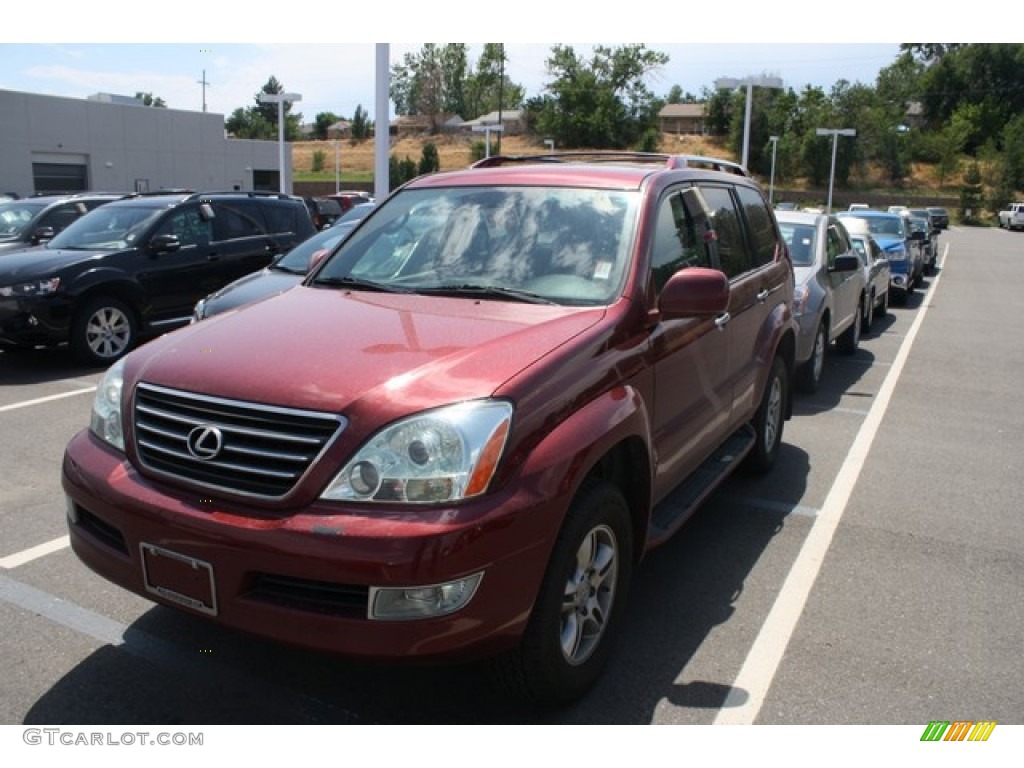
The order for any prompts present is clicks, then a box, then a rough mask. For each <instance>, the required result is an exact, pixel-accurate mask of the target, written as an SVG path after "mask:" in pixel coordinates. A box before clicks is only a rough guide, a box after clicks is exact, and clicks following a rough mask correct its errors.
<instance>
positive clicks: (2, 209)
mask: <svg viewBox="0 0 1024 768" xmlns="http://www.w3.org/2000/svg"><path fill="white" fill-rule="evenodd" d="M45 207H46V206H45V205H44V204H43V203H32V202H29V201H24V200H18V201H17V202H12V203H2V204H0V242H2V241H4V240H18V239H21V236H22V235H23V234H25V231H26V229H27V228H28V225H29V224H31V223H32V219H33V218H35V217H36V215H38V213H39V212H40V211H41V210H43V208H45Z"/></svg>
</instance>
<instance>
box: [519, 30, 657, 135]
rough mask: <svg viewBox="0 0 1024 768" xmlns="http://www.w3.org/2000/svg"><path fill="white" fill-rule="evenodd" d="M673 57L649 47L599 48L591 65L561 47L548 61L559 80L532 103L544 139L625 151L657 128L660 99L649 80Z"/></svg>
mask: <svg viewBox="0 0 1024 768" xmlns="http://www.w3.org/2000/svg"><path fill="white" fill-rule="evenodd" d="M666 63H668V56H667V55H666V54H664V53H660V52H658V51H653V50H649V49H647V48H646V47H645V46H644V45H642V44H638V45H626V46H621V47H619V48H614V49H613V48H609V47H606V46H596V47H595V48H594V50H593V55H592V58H591V59H590V61H589V62H588V61H584V60H583V59H582V58H581V57H580V56H579V55H577V53H576V51H574V50H573V48H572V47H570V46H566V45H556V46H554V47H553V48H552V50H551V56H550V57H549V58H548V60H547V71H548V73H549V74H550V75H552V76H553V77H554V79H553V80H552V81H551V82H550V83H548V84H547V85H546V86H545V91H546V94H545V95H543V96H541V97H539V98H536V99H533V100H532V101H531V102H529V105H528V106H529V108H530V110H531V112H532V113H533V114H534V115H535V118H536V125H537V129H538V131H539V132H540V133H542V134H544V135H547V136H551V137H553V138H554V139H555V140H556V141H557V142H558V143H559V145H561V146H567V147H590V148H595V149H623V148H626V147H629V146H631V145H634V144H636V143H637V142H638V141H640V138H641V137H642V136H643V134H644V132H645V131H646V130H647V129H648V128H651V127H656V126H657V110H656V109H654V108H653V106H654V103H655V98H654V96H653V94H652V93H651V91H650V89H649V88H648V87H647V85H646V82H645V79H646V77H647V76H648V75H649V74H650V73H651V72H653V71H655V70H657V69H658V68H660V67H662V66H664V65H665V64H666Z"/></svg>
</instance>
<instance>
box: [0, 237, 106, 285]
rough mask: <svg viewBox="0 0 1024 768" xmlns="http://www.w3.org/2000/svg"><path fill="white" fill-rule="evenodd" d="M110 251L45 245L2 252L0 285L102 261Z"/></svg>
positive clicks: (42, 276) (47, 275) (0, 257)
mask: <svg viewBox="0 0 1024 768" xmlns="http://www.w3.org/2000/svg"><path fill="white" fill-rule="evenodd" d="M109 253H110V252H109V251H70V250H51V249H50V248H47V247H46V246H45V245H36V246H32V247H30V248H20V249H18V250H14V251H3V252H0V285H14V284H15V283H19V282H24V281H27V280H35V279H37V278H45V277H50V276H51V275H54V274H56V273H57V272H59V271H60V270H61V269H63V268H64V267H67V266H69V265H71V264H78V263H79V262H83V261H89V260H90V259H101V258H103V257H104V256H107V255H108V254H109Z"/></svg>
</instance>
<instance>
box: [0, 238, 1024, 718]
mask: <svg viewBox="0 0 1024 768" xmlns="http://www.w3.org/2000/svg"><path fill="white" fill-rule="evenodd" d="M940 245H941V248H942V261H941V268H940V270H939V271H938V273H937V275H935V276H933V277H931V278H930V280H929V282H928V285H927V286H926V289H927V292H926V293H925V292H920V291H919V292H918V294H917V295H916V296H915V297H914V298H913V299H912V300H911V302H910V303H909V305H908V306H907V307H906V308H903V307H893V308H892V309H891V310H890V312H889V315H888V316H887V317H886V318H885V319H883V320H881V321H876V323H875V325H874V327H873V328H872V330H871V333H870V334H869V335H868V336H867V337H865V338H864V339H863V341H862V343H861V348H860V350H859V351H858V352H857V353H856V354H855V355H853V356H852V357H844V356H840V355H837V354H831V355H829V357H828V358H827V361H826V371H825V375H824V377H823V384H822V388H821V390H820V391H819V392H817V393H816V394H815V395H813V396H798V397H797V399H796V403H795V415H794V418H793V419H792V420H791V421H790V422H788V423H787V424H786V428H785V434H784V441H785V446H784V448H783V453H782V455H781V456H780V461H779V466H778V467H777V469H776V471H774V472H773V473H771V474H769V475H767V476H764V477H756V478H750V477H741V478H738V479H733V480H731V481H729V482H728V483H727V485H726V486H725V487H724V488H723V489H722V490H721V491H719V492H718V493H717V494H716V495H715V496H714V497H713V498H712V500H711V502H710V503H709V504H708V505H707V506H706V507H705V508H704V509H703V510H702V511H701V512H700V513H699V514H698V515H697V516H696V517H695V518H694V519H693V520H692V521H691V522H690V523H689V524H688V525H687V526H686V527H685V528H684V529H683V531H681V533H680V534H679V535H678V536H677V537H676V538H675V539H673V540H672V541H671V542H669V543H668V544H667V545H666V546H664V547H663V548H661V549H659V550H657V551H656V552H654V553H653V554H652V555H651V556H650V557H648V558H647V560H646V561H645V563H644V564H643V565H642V567H641V568H640V570H639V571H638V573H637V574H636V578H635V581H634V584H633V588H632V591H631V594H630V606H629V611H628V619H627V624H626V627H625V632H624V634H623V636H622V637H621V639H620V642H619V645H618V647H617V651H616V654H615V655H614V657H613V660H612V664H611V666H610V667H609V669H608V671H607V674H606V675H605V676H604V678H603V679H602V680H601V681H600V683H599V684H598V686H597V688H596V689H595V690H594V691H593V692H592V693H591V695H589V696H588V697H587V698H585V699H584V700H582V701H581V702H579V703H578V704H576V705H575V706H573V707H572V708H570V709H567V710H563V711H559V712H555V713H542V712H533V711H527V710H523V709H521V708H519V707H517V706H516V705H514V704H512V703H510V702H508V701H505V700H503V699H502V698H500V695H499V694H498V693H497V692H495V691H493V690H491V688H490V687H489V686H488V684H487V681H486V677H485V676H484V675H481V674H479V669H478V668H477V667H476V666H474V665H466V666H463V667H450V666H449V667H424V668H419V667H415V668H413V667H398V666H375V665H367V664H356V663H353V662H350V661H346V660H343V659H334V658H328V657H324V656H319V655H315V654H311V653H308V652H302V651H296V650H292V649H287V648H281V647H278V646H274V645H272V644H269V643H266V642H263V641H260V640H254V639H252V638H248V637H245V636H241V635H238V634H235V633H232V632H228V631H225V630H222V629H220V628H218V627H214V626H212V625H210V624H208V623H206V622H204V621H203V620H202V619H199V618H194V617H192V616H189V615H185V614H184V613H181V612H178V611H173V610H170V609H167V608H163V607H157V606H154V605H153V604H152V603H149V602H148V601H146V600H143V599H141V598H139V597H136V596H134V595H131V594H128V593H125V592H123V591H122V590H120V589H118V588H116V587H114V586H112V585H110V584H108V583H107V582H105V581H103V580H102V579H100V578H99V577H97V576H95V575H93V574H92V573H91V572H90V571H88V570H87V569H86V568H85V567H84V566H83V565H81V564H80V563H79V562H78V560H77V559H76V558H75V556H74V555H73V554H72V553H71V551H70V550H69V549H68V548H67V546H66V540H65V539H64V536H65V523H64V501H63V495H62V492H61V489H60V479H59V466H60V458H61V454H62V451H63V447H64V445H65V443H66V442H67V440H68V439H69V438H70V437H71V436H72V435H73V434H75V433H76V432H77V431H79V430H80V429H81V428H83V426H84V425H85V424H86V423H87V421H88V414H89V405H90V400H91V391H92V389H93V387H95V384H96V383H97V382H98V380H99V378H100V372H99V371H96V370H90V369H83V368H79V367H76V366H75V364H74V363H73V362H72V361H71V358H70V356H68V355H67V354H65V353H62V352H59V351H54V352H40V353H36V354H30V355H25V354H19V355H16V356H10V355H7V354H4V353H2V352H0V434H2V435H3V442H2V447H0V457H2V461H3V464H2V466H3V469H4V472H3V473H2V475H0V478H2V479H0V531H2V534H3V535H2V537H0V622H2V623H3V626H4V627H6V628H7V629H6V631H5V632H4V633H3V634H2V635H0V652H2V654H3V656H2V658H3V661H2V662H0V664H2V671H3V674H2V676H0V723H6V724H16V723H26V724H39V723H122V724H201V723H264V722H265V723H324V722H340V723H534V722H544V723H637V724H642V723H679V724H707V723H712V722H757V723H779V724H784V723H792V724H800V723H884V724H916V723H921V724H922V726H923V725H924V724H926V723H928V722H929V721H930V720H935V719H950V720H953V719H976V720H977V719H989V720H996V721H998V722H1007V723H1010V722H1020V721H1021V714H1022V713H1024V684H1022V683H1024V679H1022V678H1024V670H1022V669H1021V666H1020V664H1019V648H1020V641H1019V638H1020V634H1021V629H1022V628H1024V617H1022V608H1021V605H1020V601H1019V596H1020V594H1022V590H1024V519H1022V517H1021V515H1020V513H1019V511H1020V510H1021V509H1022V508H1024V491H1022V490H1021V489H1020V486H1019V483H1018V481H1017V479H1016V478H1017V477H1018V476H1019V474H1020V469H1021V465H1022V463H1024V445H1022V442H1024V438H1022V434H1024V408H1021V406H1020V401H1019V391H1020V381H1021V380H1022V377H1024V355H1022V354H1021V344H1020V341H1019V340H1020V338H1022V334H1024V318H1022V316H1021V312H1020V309H1019V307H1020V306H1021V304H1020V300H1019V292H1020V287H1019V286H1021V285H1024V235H1020V234H1019V233H1010V232H1004V231H994V230H967V229H954V230H950V231H947V232H946V233H945V234H944V235H943V236H942V238H941V240H940ZM851 449H852V450H851Z"/></svg>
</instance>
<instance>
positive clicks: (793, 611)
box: [715, 244, 948, 725]
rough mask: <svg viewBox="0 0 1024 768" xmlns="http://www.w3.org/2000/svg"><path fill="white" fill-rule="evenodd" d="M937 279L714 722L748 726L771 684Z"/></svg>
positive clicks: (759, 708) (907, 354) (883, 414)
mask: <svg viewBox="0 0 1024 768" xmlns="http://www.w3.org/2000/svg"><path fill="white" fill-rule="evenodd" d="M947 254H948V244H947V250H946V252H945V253H943V259H942V263H943V265H944V264H945V261H946V258H945V257H946V255H947ZM941 279H942V273H941V272H940V273H939V275H938V276H936V277H935V279H934V280H932V283H931V286H930V287H929V289H928V293H927V294H926V295H925V301H924V302H922V304H921V308H920V310H919V311H918V313H917V316H916V317H915V318H914V322H913V323H912V324H911V326H910V330H909V331H908V332H907V337H906V338H905V339H904V340H903V343H902V344H901V345H900V350H899V352H898V353H897V355H896V359H895V360H894V361H893V364H892V368H890V369H889V373H888V374H887V375H886V377H885V380H884V381H883V382H882V386H881V389H880V390H879V392H878V396H877V397H876V398H875V402H874V405H872V407H871V410H870V411H869V412H868V415H867V418H865V419H864V423H863V424H861V427H860V430H859V431H858V432H857V437H856V438H855V439H854V441H853V445H851V446H850V451H849V453H847V455H846V459H845V460H844V461H843V465H842V467H840V469H839V473H838V474H837V475H836V480H835V482H834V483H833V484H832V488H831V490H830V491H829V494H828V496H827V497H826V498H825V503H824V504H823V505H822V507H821V512H820V513H819V515H818V516H817V518H816V519H815V520H814V524H813V526H812V527H811V530H810V532H809V533H808V534H807V538H806V539H805V540H804V544H803V547H801V549H800V553H799V554H798V555H797V557H796V560H795V561H794V562H793V567H792V568H791V569H790V571H789V575H787V576H786V580H785V582H784V583H783V584H782V588H781V589H780V590H779V596H778V597H777V598H776V599H775V603H774V604H773V605H772V608H771V610H770V611H769V613H768V616H767V617H766V618H765V621H764V624H763V625H762V626H761V630H760V632H758V635H757V637H756V638H755V639H754V643H753V645H752V646H751V647H750V651H749V652H748V653H747V658H746V660H745V661H744V662H743V666H742V667H741V668H740V671H739V674H738V675H737V676H736V679H735V680H734V681H733V684H732V690H731V691H730V692H729V695H728V696H727V697H726V699H725V702H724V703H723V704H722V708H721V709H720V710H719V711H718V715H717V716H716V717H715V725H752V724H753V723H754V721H755V720H756V719H757V716H758V714H759V713H760V711H761V705H762V704H763V703H764V699H765V696H766V695H767V694H768V688H769V687H770V686H771V684H772V680H773V679H774V677H775V673H776V672H777V671H778V668H779V664H780V663H781V662H782V656H783V654H784V653H785V652H786V647H787V646H788V645H789V640H790V638H791V637H792V636H793V632H794V631H795V630H796V625H797V622H798V621H799V620H800V616H801V614H802V613H803V610H804V608H805V606H806V605H807V600H808V598H809V597H810V594H811V590H812V589H813V588H814V583H815V581H816V580H817V578H818V573H819V571H820V570H821V566H822V563H824V561H825V556H826V555H827V554H828V549H829V546H830V545H831V543H832V538H833V536H834V535H835V532H836V529H837V528H838V527H839V521H840V520H841V519H842V517H843V512H845V511H846V505H847V503H848V502H849V500H850V494H851V493H852V492H853V488H854V486H855V485H856V484H857V478H858V477H860V473H861V470H862V469H863V468H864V462H865V461H866V460H867V457H868V452H869V451H870V449H871V443H872V442H873V441H874V439H875V435H876V434H878V429H879V427H880V426H881V424H882V419H883V417H884V416H885V411H886V409H887V408H888V407H889V401H890V400H891V399H892V393H893V391H894V390H895V389H896V384H897V382H898V381H899V378H900V374H901V373H902V372H903V366H904V364H905V363H906V361H907V357H908V356H909V355H910V348H911V347H912V346H913V345H914V339H915V338H916V337H917V332H918V330H919V329H920V328H921V324H922V323H923V322H924V318H925V315H926V314H927V312H928V307H929V306H930V303H929V302H928V299H929V298H930V297H931V295H932V293H934V292H935V289H936V288H937V287H938V285H939V281H940V280H941Z"/></svg>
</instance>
